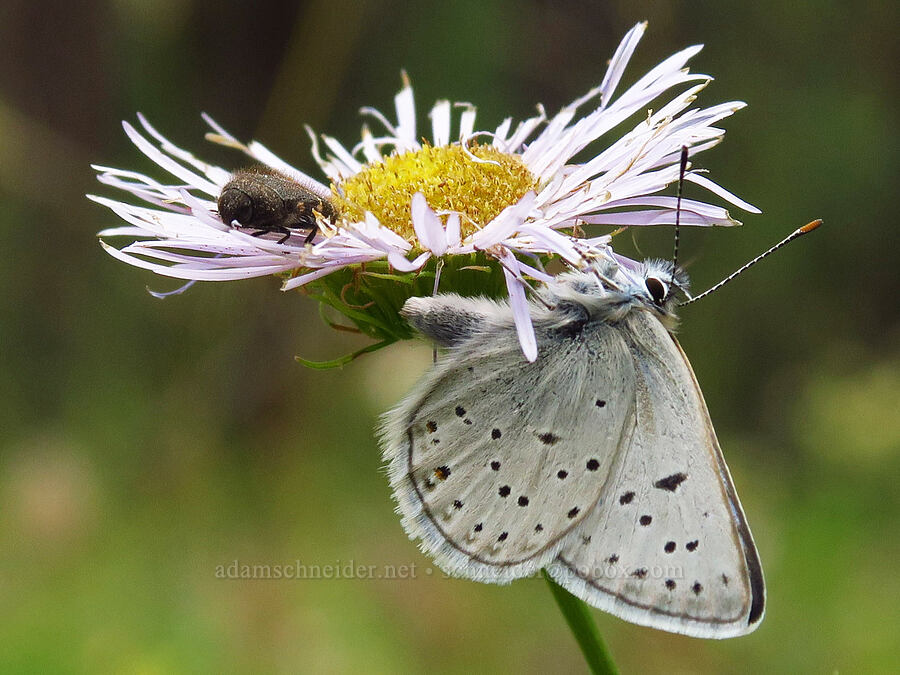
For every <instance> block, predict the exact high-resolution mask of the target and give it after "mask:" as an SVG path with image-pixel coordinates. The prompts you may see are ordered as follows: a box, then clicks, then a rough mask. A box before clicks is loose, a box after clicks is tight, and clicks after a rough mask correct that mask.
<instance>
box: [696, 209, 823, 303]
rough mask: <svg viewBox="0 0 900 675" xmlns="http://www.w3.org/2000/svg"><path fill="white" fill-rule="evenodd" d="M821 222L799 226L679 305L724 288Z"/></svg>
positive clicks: (815, 221)
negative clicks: (737, 268) (767, 248)
mask: <svg viewBox="0 0 900 675" xmlns="http://www.w3.org/2000/svg"><path fill="white" fill-rule="evenodd" d="M821 224H822V221H821V220H814V221H812V222H811V223H807V224H806V225H804V226H803V227H800V228H797V229H796V230H794V231H793V232H791V233H790V234H789V235H788V236H786V237H785V238H784V239H782V240H781V241H779V242H778V243H777V244H775V245H774V246H773V247H772V248H770V249H769V250H768V251H766V252H765V253H762V254H760V255H758V256H756V257H755V258H754V259H753V260H751V261H750V262H748V263H747V264H746V265H744V266H743V267H741V268H740V269H739V270H737V271H736V272H732V273H731V274H729V275H728V276H727V277H725V278H724V279H722V281H720V282H719V283H717V284H716V285H715V286H713V287H712V288H710V289H707V290H705V291H703V292H702V293H701V294H700V295H695V296H694V297H693V298H690V299H689V300H685V301H684V302H681V303H679V306H680V307H683V306H684V305H689V304H691V303H692V302H697V300H699V299H700V298H703V297H705V296H707V295H709V294H710V293H712V292H713V291H717V290H719V289H720V288H722V286H724V285H725V284H727V283H728V282H729V281H731V280H732V279H734V278H736V277H737V276H739V275H740V274H743V273H744V272H745V271H746V270H747V269H749V268H750V267H752V266H753V265H755V264H756V263H758V262H759V261H760V260H762V259H763V258H765V257H766V256H767V255H771V254H772V253H775V251H777V250H778V249H780V248H781V247H782V246H784V245H786V244H790V243H791V242H792V241H794V239H797V238H798V237H802V236H803V235H804V234H807V233H808V232H812V231H813V230H815V229H816V228H817V227H819V225H821Z"/></svg>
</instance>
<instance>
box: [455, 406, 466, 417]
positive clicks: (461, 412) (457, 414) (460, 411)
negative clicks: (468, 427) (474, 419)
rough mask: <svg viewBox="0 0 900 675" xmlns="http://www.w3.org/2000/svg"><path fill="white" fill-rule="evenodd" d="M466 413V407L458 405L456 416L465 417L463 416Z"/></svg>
mask: <svg viewBox="0 0 900 675" xmlns="http://www.w3.org/2000/svg"><path fill="white" fill-rule="evenodd" d="M465 414H466V409H465V408H463V407H462V406H461V405H458V406H456V416H457V417H463V416H465Z"/></svg>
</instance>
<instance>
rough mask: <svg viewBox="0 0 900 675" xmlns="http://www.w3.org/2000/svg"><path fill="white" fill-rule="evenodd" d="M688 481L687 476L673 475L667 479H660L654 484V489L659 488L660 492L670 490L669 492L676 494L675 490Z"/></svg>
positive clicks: (683, 474)
mask: <svg viewBox="0 0 900 675" xmlns="http://www.w3.org/2000/svg"><path fill="white" fill-rule="evenodd" d="M686 480H687V474H686V473H681V472H680V471H679V472H678V473H673V474H672V475H671V476H666V477H665V478H660V479H659V480H658V481H656V482H655V483H654V484H653V487H655V488H659V489H660V490H668V491H669V492H675V489H676V488H677V487H678V486H679V485H681V484H682V483H683V482H684V481H686Z"/></svg>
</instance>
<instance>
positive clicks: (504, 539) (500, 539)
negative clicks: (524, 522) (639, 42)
mask: <svg viewBox="0 0 900 675" xmlns="http://www.w3.org/2000/svg"><path fill="white" fill-rule="evenodd" d="M508 536H509V532H501V533H500V536H499V537H497V541H506V538H507V537H508Z"/></svg>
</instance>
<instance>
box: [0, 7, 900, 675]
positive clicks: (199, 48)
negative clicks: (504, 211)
mask: <svg viewBox="0 0 900 675" xmlns="http://www.w3.org/2000/svg"><path fill="white" fill-rule="evenodd" d="M645 18H646V19H649V20H650V27H649V30H648V32H647V35H646V37H645V38H644V40H643V41H642V43H641V45H640V47H639V49H638V51H637V53H636V55H635V58H634V60H633V61H632V66H631V67H630V68H629V70H628V72H627V73H626V77H625V82H624V83H623V84H628V83H630V82H633V81H634V80H635V79H636V78H637V77H638V76H639V75H640V74H642V73H643V72H644V71H645V70H646V69H647V68H648V67H650V66H652V65H655V64H656V63H657V62H659V61H661V60H662V59H663V58H665V57H666V56H668V55H669V54H671V53H673V52H674V51H676V50H677V49H680V48H682V47H684V46H686V45H689V44H693V43H696V42H704V43H706V45H707V46H706V49H705V50H704V51H703V52H702V53H701V54H700V55H699V56H698V57H696V58H695V59H694V60H693V62H692V64H691V65H692V68H693V69H694V70H695V71H699V72H707V73H710V74H712V75H714V76H715V77H716V82H714V83H713V84H712V86H710V87H709V88H708V89H707V90H706V91H705V92H704V94H703V98H702V102H703V103H705V104H706V105H710V104H713V103H717V102H721V101H725V100H731V99H735V98H736V99H742V100H745V101H747V102H748V103H749V104H750V107H749V108H747V109H746V110H744V111H741V112H739V113H738V114H737V115H736V116H735V117H733V118H731V119H729V120H728V121H727V122H726V124H725V126H726V128H727V129H728V134H727V140H726V142H725V143H724V144H723V145H722V146H720V147H719V148H716V149H715V150H713V151H710V152H708V153H704V154H703V155H702V156H701V157H700V158H698V160H699V161H698V163H699V164H700V165H702V166H706V167H708V168H710V169H711V170H712V172H713V173H712V175H713V177H714V178H716V179H717V180H719V181H720V182H721V183H722V184H723V185H725V186H727V187H728V188H730V189H732V190H734V191H735V192H736V193H738V194H740V195H741V196H743V197H744V198H746V199H748V200H749V201H751V202H752V203H754V204H756V205H758V206H759V207H761V208H762V209H763V211H764V215H762V216H747V217H746V218H743V220H744V222H745V227H743V228H742V229H739V230H727V231H726V230H717V231H710V230H703V231H696V230H695V231H691V232H687V233H685V234H684V239H683V242H682V251H683V255H684V258H685V261H686V262H688V263H689V265H690V266H689V271H690V272H691V274H692V276H693V279H694V284H695V288H696V289H703V288H706V287H707V286H709V285H710V284H712V283H714V282H715V281H717V280H718V279H719V278H721V277H722V276H724V275H725V274H727V273H728V272H730V271H732V270H734V269H735V268H736V267H738V266H739V265H740V264H741V263H743V262H744V261H745V260H746V259H748V258H749V257H751V256H752V255H755V254H756V253H758V252H760V251H762V250H763V249H764V248H765V247H767V246H768V245H769V244H771V243H774V242H775V241H777V240H778V239H780V238H781V237H782V236H784V235H786V234H787V233H788V232H790V231H791V230H792V229H794V228H795V227H797V226H799V225H801V224H803V223H805V222H807V221H808V220H811V219H813V218H816V217H821V218H824V219H825V222H826V225H825V227H824V228H822V229H821V230H820V231H818V232H816V233H815V234H814V235H811V236H809V237H807V238H804V239H803V240H802V241H800V242H798V243H795V244H792V246H791V247H789V248H788V249H786V250H785V251H783V252H781V253H779V254H778V255H777V256H774V257H773V258H771V259H769V260H767V261H766V263H765V264H763V265H761V266H760V267H758V268H756V269H754V270H753V271H751V272H750V273H748V274H747V275H746V276H745V277H744V278H743V279H741V280H740V281H737V282H735V283H734V284H732V285H731V286H729V287H728V288H726V289H724V290H722V291H721V292H719V293H717V294H716V295H714V296H712V297H710V298H708V299H706V300H704V301H703V302H702V303H699V304H698V305H695V306H691V307H690V308H687V309H685V310H684V311H683V328H682V331H681V340H682V343H683V345H684V347H685V350H686V352H687V353H688V354H689V355H690V356H691V359H692V362H693V365H694V368H695V369H696V371H697V375H698V378H699V380H700V382H701V384H702V385H703V388H704V392H705V395H706V398H707V401H708V404H709V408H710V410H711V414H712V417H713V420H714V421H715V423H716V428H717V430H718V433H719V436H720V440H721V444H722V447H723V448H724V450H725V454H726V457H727V459H728V462H729V464H730V466H731V468H732V471H733V473H734V477H735V481H736V483H737V486H738V491H739V493H740V495H741V497H742V500H743V503H744V507H745V509H746V512H747V515H748V518H749V520H750V523H751V526H752V528H753V532H754V534H755V536H756V539H757V543H758V545H759V549H760V552H761V555H762V559H763V564H764V567H765V571H766V576H767V581H768V589H769V607H768V615H767V618H766V619H765V621H764V622H763V624H762V626H761V628H760V629H759V630H758V631H757V632H756V633H754V634H752V635H751V636H748V637H745V638H739V639H734V640H728V641H724V642H712V641H699V640H693V639H690V638H685V637H680V636H675V635H668V634H665V633H661V632H656V631H653V630H649V629H645V628H640V627H636V626H632V625H630V624H627V623H624V622H622V621H619V620H618V619H615V618H613V617H610V616H608V615H606V614H602V613H600V612H596V613H595V615H596V619H597V622H598V624H599V626H600V629H601V631H602V632H603V634H604V635H605V637H606V638H607V641H608V643H609V646H610V648H611V650H612V653H613V654H614V656H615V658H616V660H617V661H618V663H619V664H620V666H621V667H622V669H623V671H625V672H639V671H658V670H670V671H677V672H723V671H757V672H758V671H761V670H764V669H765V670H769V671H776V672H779V671H806V672H873V671H888V670H892V669H894V668H896V667H897V665H898V661H900V654H898V642H897V633H898V628H900V626H898V619H897V617H898V614H897V602H898V595H900V582H898V574H897V569H896V568H897V564H898V560H900V545H898V537H897V522H898V516H900V504H898V502H900V499H898V489H897V484H898V480H897V479H898V476H900V460H898V449H900V321H898V311H897V308H898V299H897V298H898V292H900V283H898V281H900V280H898V276H900V273H898V270H900V264H898V236H897V230H898V218H897V216H896V204H895V202H896V195H897V185H898V182H897V179H898V175H900V172H898V156H900V153H898V147H897V138H898V136H897V132H896V124H897V119H898V115H897V113H898V105H897V103H898V79H897V75H896V68H897V63H900V55H898V46H897V45H898V42H897V38H896V33H897V29H898V27H900V11H898V4H897V3H896V2H890V1H888V0H882V1H876V2H869V3H836V2H790V3H784V2H775V1H773V0H762V1H761V2H753V3H750V2H735V1H733V0H729V1H727V2H724V1H721V0H720V1H718V2H711V1H709V2H691V3H688V2H671V3H645V2H624V1H619V2H606V3H596V2H580V3H576V2H572V3H553V2H549V1H540V0H518V1H516V2H513V1H512V0H506V1H502V2H475V1H473V0H463V1H461V2H456V3H430V2H423V3H416V4H415V5H413V4H412V3H405V2H396V1H391V0H369V1H366V2H359V3H348V2H345V1H344V0H331V1H329V2H324V1H318V2H310V3H299V4H295V3H291V2H287V1H285V0H262V1H260V2H254V3H246V4H239V3H235V2H227V1H226V2H219V1H216V2H214V1H212V0H194V1H192V2H179V1H178V0H149V1H148V0H142V1H138V0H116V1H105V2H104V1H100V0H84V1H82V2H77V3H64V2H47V1H44V2H40V1H39V2H26V1H25V0H4V2H3V4H2V7H0V205H2V208H0V228H2V242H3V249H4V255H5V257H4V260H3V262H2V263H0V288H2V292H0V344H2V349H0V616H2V619H0V671H3V672H23V671H31V672H38V671H41V672H110V671H112V672H125V673H132V672H133V673H157V672H160V673H162V672H201V671H219V672H228V671H249V670H255V671H261V672H267V671H268V672H294V671H312V670H326V671H354V670H357V671H358V670H363V669H366V670H369V671H375V672H397V671H420V670H424V669H426V668H427V669H430V670H434V671H437V672H463V671H471V670H485V671H487V670H510V671H512V670H516V671H526V672H539V671H546V670H550V669H554V670H571V671H576V672H577V671H579V670H581V669H583V667H584V666H583V662H582V660H581V657H580V655H579V653H578V651H577V648H576V646H575V643H574V641H573V639H572V637H571V635H570V634H569V633H568V631H567V629H566V627H565V625H564V623H563V621H562V619H561V617H560V616H559V615H558V612H557V609H556V607H555V606H554V604H553V601H552V599H551V597H550V594H549V592H548V590H547V588H546V587H545V586H544V584H543V582H542V581H539V580H525V581H520V582H517V583H514V584H513V585H512V586H510V587H490V586H484V585H479V584H475V583H472V582H466V581H459V580H448V579H444V578H441V575H440V574H432V575H429V574H428V568H429V561H428V560H427V559H426V558H424V557H423V556H422V555H421V554H420V553H419V551H418V550H417V548H416V546H415V545H414V544H413V543H412V542H410V541H409V540H408V539H407V538H406V536H405V535H404V533H403V531H402V529H401V527H400V523H399V521H398V518H397V517H396V516H395V514H394V511H393V504H392V502H391V499H390V495H389V491H388V487H387V480H386V476H385V474H384V472H383V470H382V469H381V462H380V460H379V451H378V449H377V447H376V443H375V441H374V439H373V435H372V429H373V427H374V425H375V424H376V419H377V415H378V413H380V412H381V411H383V410H385V409H387V408H388V407H389V406H390V405H392V404H393V403H394V402H395V401H396V400H397V399H398V398H399V397H400V396H401V395H402V394H403V393H404V392H405V390H406V389H407V388H408V387H409V385H410V384H411V383H412V382H413V381H414V380H415V379H416V378H417V377H418V375H419V373H421V371H422V370H423V369H424V368H425V367H426V365H427V363H428V361H429V359H430V351H429V349H428V348H427V347H425V346H424V345H412V344H410V345H396V346H394V347H392V348H390V349H387V350H384V351H381V352H379V353H377V354H375V355H372V356H368V357H365V358H363V359H361V360H359V361H358V362H356V363H354V364H352V365H351V366H350V367H347V368H345V369H344V370H342V371H330V372H314V371H310V370H305V369H304V368H302V367H300V366H299V365H297V364H296V363H295V362H294V360H293V356H294V355H295V354H301V355H303V356H304V357H307V358H313V359H326V358H332V357H335V356H339V355H342V354H344V353H346V352H347V351H349V350H351V349H354V348H357V347H359V346H361V344H362V342H361V341H360V340H354V338H353V337H352V336H350V337H347V336H344V335H340V334H335V333H334V332H332V331H330V330H328V329H327V328H326V327H325V326H324V325H323V324H322V323H321V322H320V321H319V319H318V318H317V316H316V307H315V306H314V303H313V302H312V301H310V300H308V299H306V298H304V297H302V296H300V295H298V294H282V293H280V292H279V291H278V287H279V283H278V281H277V280H275V279H271V278H267V279H257V280H253V281H247V282H235V283H229V284H213V283H207V284H199V285H197V286H196V287H194V288H193V289H192V290H191V291H190V292H188V293H186V294H185V295H182V296H179V297H174V298H170V299H168V300H166V301H163V302H161V301H158V300H155V299H153V298H152V297H150V296H149V295H148V294H147V293H146V291H145V286H148V285H149V286H150V287H152V288H154V289H156V290H166V289H170V288H173V287H174V286H175V285H176V284H175V283H173V282H172V281H171V280H166V279H162V278H158V277H154V276H153V275H151V274H150V273H146V272H142V271H140V270H136V269H133V268H130V267H127V266H125V265H122V264H120V263H117V262H115V261H114V260H112V259H111V258H109V257H108V256H106V255H105V254H104V253H103V252H102V251H101V249H100V247H99V246H98V245H97V242H96V238H95V232H97V231H98V230H100V229H101V228H104V227H108V226H111V225H115V224H117V221H116V219H115V218H114V217H113V215H112V214H111V213H109V212H107V211H105V210H104V209H102V208H101V207H99V206H97V205H94V204H92V203H89V202H88V201H87V200H86V199H85V198H84V197H83V195H84V193H86V192H99V193H100V194H105V195H107V196H116V197H118V196H119V195H114V194H113V193H112V191H110V190H107V189H105V188H103V186H100V185H98V184H96V182H95V181H94V178H93V172H92V171H91V169H90V167H89V164H90V163H92V162H95V163H100V164H106V165H108V166H119V167H125V168H132V169H137V170H143V171H148V172H151V173H152V174H153V175H154V176H157V177H158V178H164V174H163V173H162V171H161V170H159V169H157V168H156V167H153V166H152V165H151V164H150V163H149V162H148V161H147V160H145V159H144V158H143V157H142V156H140V155H139V153H138V152H137V150H136V149H135V148H134V147H133V146H132V145H131V144H130V143H129V142H128V140H127V139H126V137H125V135H124V134H123V133H122V131H121V127H120V126H119V121H120V120H121V119H129V120H133V119H134V115H135V111H142V112H143V113H145V114H146V115H147V116H148V118H149V119H150V120H151V121H152V122H153V124H155V125H156V126H157V128H159V129H160V130H161V131H162V132H163V133H165V134H167V135H168V136H169V137H170V138H171V139H172V140H173V141H175V142H176V143H178V144H180V145H181V146H182V147H185V148H188V149H191V150H193V151H194V152H196V153H197V154H198V155H199V156H201V157H204V158H208V159H211V160H213V161H216V162H218V163H220V164H222V165H224V166H236V165H239V164H240V163H241V162H242V158H241V157H239V156H237V155H236V153H229V152H228V151H225V150H223V149H221V148H217V147H214V146H211V145H210V144H208V143H206V142H205V141H203V139H202V132H203V131H204V126H203V124H202V122H201V120H200V118H199V113H200V112H201V111H206V112H208V113H210V114H211V115H212V116H213V117H214V118H215V119H216V120H218V121H219V122H220V123H221V124H223V125H224V126H225V127H226V128H227V129H229V130H230V131H231V132H232V133H234V134H235V135H237V136H238V137H240V138H243V139H249V138H257V139H259V140H261V141H263V142H264V143H266V144H267V145H268V146H269V147H270V148H272V149H274V150H275V151H276V152H277V153H278V154H280V155H281V156H282V157H284V158H285V159H287V160H288V161H291V162H292V163H293V164H295V165H296V166H299V167H301V168H304V169H305V170H307V171H309V172H311V173H313V174H314V175H319V174H318V171H317V169H316V167H315V165H314V164H313V162H312V160H311V158H310V156H309V153H308V146H309V141H308V139H307V137H306V135H305V133H304V132H303V130H302V124H304V123H309V124H311V125H312V126H313V127H314V128H315V129H317V130H318V131H322V132H326V133H329V134H332V135H334V136H336V137H338V138H339V139H342V140H343V141H345V142H346V143H347V144H351V145H352V144H353V143H354V142H355V139H357V138H358V134H359V127H360V119H359V117H358V115H357V110H358V108H359V107H360V106H363V105H374V106H376V107H378V108H380V109H382V110H385V111H388V110H391V107H392V97H393V94H394V93H395V92H396V90H397V89H398V87H399V85H400V78H399V72H400V70H401V68H406V69H407V70H408V72H409V75H410V77H411V78H412V80H413V84H414V87H415V92H416V96H417V103H418V106H419V111H420V113H422V114H423V115H424V113H425V112H426V111H427V110H428V108H429V107H430V105H431V103H432V102H433V101H434V100H435V99H438V98H445V97H446V98H450V99H451V100H465V101H471V102H474V103H475V104H477V105H478V106H479V119H480V122H481V123H480V124H479V128H493V127H494V126H495V125H496V124H497V123H498V122H499V121H500V120H501V119H502V118H503V117H504V116H506V115H510V114H511V115H514V116H515V117H517V118H523V117H525V116H528V115H529V114H531V112H532V111H533V109H534V108H533V106H534V104H535V103H537V102H543V103H544V104H545V105H546V106H547V109H548V111H550V112H553V111H555V110H557V109H558V108H559V107H560V106H561V105H563V104H564V103H566V102H568V101H570V100H571V99H573V98H575V97H576V96H578V95H580V94H581V93H583V92H584V91H585V90H587V89H588V88H589V87H591V86H592V85H595V84H598V83H599V81H600V79H601V78H602V75H603V72H604V69H605V65H606V62H607V60H608V58H609V57H610V56H611V54H612V52H613V50H614V48H615V46H616V44H617V43H618V41H619V39H620V38H621V37H622V35H624V33H625V32H626V30H627V29H628V28H629V27H630V26H631V25H633V24H634V23H635V22H637V21H639V20H641V19H645ZM422 119H423V120H424V117H423V118H422ZM420 123H422V122H420ZM423 128H424V127H423ZM687 193H688V195H689V196H694V197H698V196H700V195H701V192H700V190H699V189H697V188H693V189H692V188H691V186H690V185H689V186H688V188H687ZM736 215H738V214H736ZM738 217H742V216H741V215H738ZM619 242H620V243H619V248H620V250H622V251H623V252H625V253H629V252H634V250H635V249H634V245H636V246H638V247H639V250H640V254H642V255H651V254H652V255H662V256H666V255H668V254H669V251H670V250H671V231H670V230H656V231H643V232H641V233H639V235H637V237H636V238H635V239H634V241H632V239H631V237H630V236H627V235H626V236H624V237H620V238H619ZM234 560H238V561H240V562H242V563H250V564H253V563H256V564H288V565H293V564H294V561H295V560H300V561H301V562H302V563H303V564H308V565H335V564H338V565H345V564H348V563H351V562H352V563H354V564H358V565H367V566H368V565H375V566H378V567H379V569H381V568H382V566H387V565H395V566H399V565H414V566H415V568H414V569H415V574H414V576H415V578H412V579H379V580H372V579H333V580H306V581H283V580H282V581H273V580H270V581H260V580H257V581H239V580H223V579H218V578H216V575H215V570H216V567H217V566H219V565H226V566H227V565H229V564H231V563H232V561H234Z"/></svg>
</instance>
